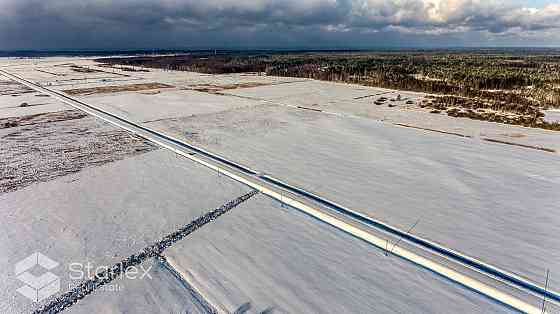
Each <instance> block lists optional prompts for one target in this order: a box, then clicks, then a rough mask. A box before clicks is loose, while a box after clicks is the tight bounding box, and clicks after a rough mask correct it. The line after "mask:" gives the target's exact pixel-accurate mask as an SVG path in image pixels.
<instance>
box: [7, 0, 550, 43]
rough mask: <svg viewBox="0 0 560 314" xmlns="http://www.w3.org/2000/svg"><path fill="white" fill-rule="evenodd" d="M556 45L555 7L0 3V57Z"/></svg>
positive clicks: (246, 0) (539, 1) (399, 0)
mask: <svg viewBox="0 0 560 314" xmlns="http://www.w3.org/2000/svg"><path fill="white" fill-rule="evenodd" d="M440 46H451V47H457V46H556V47H558V46H560V1H558V0H554V1H553V0H534V1H528V0H526V1H524V0H512V1H506V0H161V1H151V0H120V1H118V0H114V1H112V0H0V50H11V49H86V48H88V49H123V48H150V49H151V48H375V47H440Z"/></svg>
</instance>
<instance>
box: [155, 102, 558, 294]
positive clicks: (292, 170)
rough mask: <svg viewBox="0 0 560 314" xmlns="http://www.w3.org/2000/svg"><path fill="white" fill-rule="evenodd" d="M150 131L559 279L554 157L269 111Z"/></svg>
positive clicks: (511, 266) (525, 271)
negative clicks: (201, 147) (163, 134)
mask: <svg viewBox="0 0 560 314" xmlns="http://www.w3.org/2000/svg"><path fill="white" fill-rule="evenodd" d="M240 121H243V123H241V122H240ZM150 125H151V126H152V127H154V128H156V129H160V130H165V131H167V132H169V133H172V134H174V135H176V136H183V137H184V138H185V139H187V140H189V141H192V142H196V143H198V144H200V145H204V146H205V147H208V148H209V149H211V150H212V151H215V152H220V153H222V154H223V155H225V156H228V157H230V158H232V159H233V160H235V161H238V162H240V163H242V164H245V165H248V166H250V167H252V168H253V169H256V170H257V171H262V172H265V173H268V174H271V175H272V176H274V177H277V178H280V179H282V180H284V181H286V182H289V183H291V184H294V185H296V186H299V187H302V188H305V189H308V190H311V191H314V192H316V193H317V194H319V195H322V196H324V197H326V198H329V199H331V200H334V201H336V202H337V203H340V204H342V205H345V206H347V207H349V208H353V209H356V210H359V211H361V212H363V213H366V214H368V215H370V216H372V217H375V218H378V219H381V220H382V221H385V222H388V223H390V224H393V225H396V226H398V227H400V228H401V229H403V230H407V229H408V228H409V227H410V226H411V225H412V224H414V222H415V221H416V220H418V219H421V221H420V223H419V224H418V226H417V227H416V228H415V230H414V233H415V234H419V235H421V236H424V237H426V238H428V239H431V240H433V241H435V242H439V243H441V244H443V245H445V246H448V247H451V248H454V249H456V250H459V251H461V252H463V253H466V254H468V255H471V256H474V257H478V258H480V259H482V260H483V261H487V262H489V263H492V264H495V265H498V266H500V267H503V268H505V269H508V270H511V271H513V272H516V273H519V274H522V275H524V276H526V277H529V278H531V279H532V280H535V281H537V282H540V281H542V280H543V275H544V274H545V273H546V269H547V268H548V269H551V270H552V271H553V272H556V271H559V272H560V252H559V251H558V250H554V249H552V248H555V247H560V240H559V239H558V237H556V236H555V234H558V233H559V232H560V227H559V226H560V224H559V223H560V220H559V218H558V216H557V215H556V209H557V208H558V207H557V206H558V203H559V202H560V194H558V192H557V191H558V190H559V189H560V167H559V166H560V159H559V158H558V157H557V156H555V155H552V154H549V153H543V152H539V151H532V150H524V149H519V148H515V147H510V146H499V145H493V144H490V143H485V142H479V141H476V142H473V140H470V139H463V138H457V137H455V136H450V135H445V134H437V133H426V134H421V132H420V131H418V130H414V129H408V128H401V127H397V126H391V125H386V124H383V123H380V122H372V121H368V120H367V119H347V118H341V117H336V116H328V115H320V114H317V113H314V112H309V111H294V110H291V109H287V108H284V107H276V106H268V107H266V106H261V107H259V108H248V109H245V110H243V111H236V112H227V113H223V114H220V115H208V116H205V117H197V118H184V119H179V120H167V121H159V122H156V123H150ZM190 134H196V135H195V136H186V135H190ZM489 239H491V240H489ZM511 243H516V245H510V244H511ZM552 282H553V283H554V284H553V285H552V286H553V287H558V284H559V283H560V281H558V280H556V279H553V281H552Z"/></svg>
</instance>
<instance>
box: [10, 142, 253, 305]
mask: <svg viewBox="0 0 560 314" xmlns="http://www.w3.org/2000/svg"><path fill="white" fill-rule="evenodd" d="M246 191H247V188H245V187H243V186H241V185H239V184H236V183H233V182H232V181H230V180H228V179H227V178H225V177H218V176H217V174H215V173H212V172H209V171H208V170H207V169H206V168H204V167H202V166H199V165H196V164H194V163H192V162H189V161H185V160H181V159H176V157H175V156H174V155H173V154H171V153H168V152H166V151H163V150H158V151H154V152H150V153H147V154H144V155H141V156H137V157H133V158H128V159H125V160H122V161H117V162H114V163H111V164H107V165H105V166H101V167H95V168H88V169H85V170H82V171H81V172H79V173H76V174H71V175H67V176H64V177H60V178H58V179H55V180H52V181H48V182H44V183H39V184H34V185H31V186H29V187H27V188H24V189H21V190H18V191H16V192H11V193H5V194H0V213H1V215H2V217H4V218H3V219H2V220H0V228H1V230H3V232H2V233H1V234H0V250H1V251H2V252H3V254H2V255H0V266H1V267H2V268H3V269H6V270H12V269H13V265H15V263H16V262H18V261H19V260H22V259H23V258H25V257H26V256H27V255H29V254H31V253H33V252H35V251H40V252H41V253H43V254H45V255H47V256H49V257H51V258H52V259H55V260H56V261H57V262H59V263H60V264H61V266H59V268H57V269H55V270H53V271H54V272H58V274H59V275H60V276H61V285H62V287H66V289H67V288H68V283H69V282H68V277H67V276H66V277H65V274H66V273H67V272H68V265H69V263H71V262H77V263H87V261H89V262H91V264H92V265H96V266H95V267H97V266H100V265H112V264H113V263H115V262H117V261H118V260H120V259H121V258H123V257H126V256H128V255H130V254H132V253H135V252H137V251H138V250H140V249H142V248H143V247H145V246H147V245H149V244H151V243H152V242H155V241H157V240H159V239H160V238H161V237H163V236H164V235H166V234H168V233H170V232H173V231H175V229H177V228H178V227H179V226H181V225H183V224H186V223H188V222H190V221H191V220H193V219H194V218H196V217H198V216H200V215H201V214H203V213H205V212H207V211H209V210H212V209H214V208H216V207H219V206H221V205H222V204H224V203H225V202H227V201H229V200H231V199H233V198H235V197H237V196H239V195H241V194H243V193H245V192H246ZM0 283H1V285H2V287H1V289H0V312H2V313H20V311H21V310H23V309H24V308H25V305H27V306H29V305H30V304H29V301H28V300H26V299H24V298H23V297H21V296H20V295H18V294H17V293H16V289H17V288H19V286H20V285H21V283H20V282H19V281H17V280H15V278H14V274H13V272H12V271H6V272H1V273H0ZM66 289H63V290H66Z"/></svg>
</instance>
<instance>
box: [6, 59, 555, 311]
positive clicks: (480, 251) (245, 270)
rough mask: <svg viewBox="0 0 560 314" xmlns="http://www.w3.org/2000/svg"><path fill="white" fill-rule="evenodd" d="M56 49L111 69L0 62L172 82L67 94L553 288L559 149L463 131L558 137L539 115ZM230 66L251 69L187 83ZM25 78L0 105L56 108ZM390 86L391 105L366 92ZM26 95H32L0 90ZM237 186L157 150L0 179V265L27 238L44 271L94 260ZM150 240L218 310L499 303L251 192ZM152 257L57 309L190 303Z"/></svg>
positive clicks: (88, 79) (462, 307) (66, 79)
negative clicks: (169, 239)
mask: <svg viewBox="0 0 560 314" xmlns="http://www.w3.org/2000/svg"><path fill="white" fill-rule="evenodd" d="M69 63H73V64H76V65H79V66H81V67H82V68H85V69H99V70H103V71H106V72H107V71H108V72H112V70H108V69H107V68H102V67H99V66H98V65H96V64H95V63H94V62H93V61H91V60H88V59H78V58H52V59H42V60H13V59H11V60H7V59H3V60H2V59H0V67H1V68H3V69H6V70H8V71H11V72H13V73H15V74H19V75H21V76H23V77H25V78H28V79H30V80H33V81H36V82H38V83H40V84H42V85H44V86H48V87H50V88H55V89H57V90H66V89H69V88H90V87H100V86H110V85H127V84H136V83H164V84H169V85H172V86H174V88H163V89H158V90H153V91H146V90H143V91H126V92H118V93H105V94H100V93H97V94H91V95H85V96H78V98H79V99H82V100H83V101H86V102H88V103H90V104H93V105H97V106H99V107H100V108H102V109H104V110H107V111H110V112H112V113H114V114H116V115H119V116H122V117H124V118H127V119H131V120H133V121H136V122H141V123H144V125H146V126H148V127H151V128H154V129H157V130H161V131H163V132H165V133H168V134H171V135H174V136H177V137H179V138H183V139H186V140H187V141H189V142H192V143H194V144H196V145H200V146H202V147H204V148H207V149H209V150H211V151H212V152H215V153H218V154H220V155H222V156H225V157H227V158H230V159H232V160H234V161H237V162H240V163H242V164H245V165H247V166H249V167H251V168H253V169H256V170H257V171H262V172H264V173H268V174H270V175H272V176H274V177H277V178H279V179H282V180H284V181H286V182H288V183H291V184H293V185H296V186H298V187H301V188H304V189H306V190H309V191H312V192H315V193H317V194H319V195H321V196H323V197H325V198H327V199H330V200H333V201H335V202H337V203H340V204H342V205H344V206H347V207H349V208H352V209H354V210H358V211H360V212H362V213H365V214H367V215H370V216H372V217H374V218H377V219H380V220H382V221H385V222H387V223H390V224H393V225H395V226H397V227H399V228H401V229H404V230H407V229H408V228H409V227H410V226H412V225H413V224H414V223H415V222H416V221H419V223H418V225H417V226H416V227H415V228H414V230H413V231H412V232H413V233H414V234H417V235H419V236H422V237H425V238H427V239H430V240H432V241H434V242H437V243H440V244H442V245H445V246H447V247H450V248H452V249H455V250H458V251H461V252H463V253H465V254H468V255H471V256H473V257H475V258H479V259H481V260H483V261H485V262H488V263H491V264H493V265H496V266H499V267H502V268H504V269H506V270H509V271H512V272H515V273H518V274H520V275H521V276H524V277H527V278H529V279H531V280H533V281H536V282H538V283H541V284H543V285H544V276H545V273H546V269H550V271H551V274H552V276H551V278H550V282H549V287H550V288H552V289H555V290H560V279H558V277H557V276H555V275H554V274H555V273H560V251H559V250H558V249H557V248H560V240H558V237H557V236H556V235H557V234H559V233H560V218H558V215H557V210H558V204H560V193H558V191H559V190H560V156H559V155H558V153H550V152H544V151H538V150H533V149H529V148H524V147H518V146H510V145H503V144H497V143H489V142H486V141H483V140H481V138H486V137H487V138H492V139H498V140H504V141H508V142H513V143H518V144H524V145H532V146H539V147H547V148H551V149H560V137H559V135H558V134H556V133H554V132H548V131H542V130H535V129H528V128H522V127H514V126H506V125H500V124H495V123H486V122H479V121H472V120H466V119H455V118H450V117H447V116H443V115H434V114H429V113H425V112H423V111H421V110H417V109H415V108H414V106H413V105H410V104H406V101H409V100H410V101H412V102H416V101H418V100H420V99H421V98H422V97H423V95H422V94H418V93H407V92H398V91H391V90H385V89H378V88H371V87H363V86H355V85H349V84H335V83H327V82H317V81H312V80H301V79H291V78H277V77H266V76H259V75H254V74H250V75H244V74H235V75H207V74H198V73H190V72H169V71H160V70H150V72H122V71H117V72H116V73H106V72H92V73H84V72H79V71H75V70H72V67H71V65H69ZM38 70H41V71H38ZM80 71H82V70H80ZM125 75H126V76H125ZM240 83H246V84H253V83H255V84H256V83H258V84H260V85H262V86H258V87H249V88H232V89H224V90H223V91H220V92H219V94H216V93H207V92H200V91H193V90H191V89H192V88H193V87H196V86H198V85H201V84H209V85H213V86H227V85H232V84H240ZM31 95H33V94H23V95H22V96H18V97H13V96H7V95H3V96H0V118H1V117H11V116H26V115H29V114H31V113H33V112H34V111H31V108H37V109H33V110H38V111H37V112H38V113H41V112H50V110H55V109H59V108H64V109H68V106H66V105H62V104H61V103H59V102H56V101H53V100H52V99H51V98H48V97H38V96H31ZM398 95H400V96H401V97H400V98H399V99H400V100H398V101H394V102H393V103H394V104H396V107H395V108H388V107H387V106H386V105H383V106H377V105H374V104H373V102H374V100H375V99H377V97H381V96H383V97H387V98H390V99H391V98H392V99H396V98H397V97H398ZM33 97H35V98H39V99H40V100H41V101H43V100H44V101H45V102H48V105H47V104H45V105H38V106H34V107H17V106H18V105H19V104H20V103H21V102H23V101H27V102H29V101H33V99H34V98H33ZM16 98H17V99H18V100H13V99H16ZM3 100H6V101H5V102H3ZM8 100H9V103H8ZM14 106H16V107H15V109H14V108H13V107H14ZM49 106H51V107H52V108H51V107H49ZM297 106H302V107H306V108H311V109H315V110H324V111H326V112H317V111H312V110H308V109H298V108H297ZM38 108H44V109H38ZM9 110H16V111H13V112H12V111H9ZM55 111H58V110H55ZM69 122H71V121H66V122H65V123H66V124H68V123H69ZM396 123H401V124H410V125H413V126H416V127H424V128H430V129H435V130H441V131H447V132H454V133H460V134H464V135H468V136H472V138H463V137H458V136H454V135H449V134H441V133H436V132H432V131H428V130H419V129H413V128H405V127H401V126H396V125H395V124H396ZM76 125H78V126H79V125H80V121H76ZM49 130H50V129H49ZM49 132H51V133H52V132H54V133H56V128H53V129H52V130H50V131H49ZM2 140H3V139H1V138H0V143H1V141H2ZM30 167H34V166H33V163H32V164H30ZM247 191H248V188H247V187H245V186H242V185H240V184H238V183H235V182H233V181H231V180H229V179H227V178H226V177H224V176H220V175H219V174H217V173H214V172H212V171H210V170H208V169H207V168H203V167H202V166H200V165H197V164H195V163H193V162H190V161H187V160H183V159H180V158H177V157H176V156H174V155H173V154H171V153H169V152H167V151H164V150H158V151H153V152H149V153H145V154H143V155H139V156H135V157H130V158H127V159H124V160H120V161H115V162H112V163H109V164H105V165H103V166H97V167H85V168H83V170H81V171H80V172H77V173H75V174H71V175H66V176H63V177H59V178H57V179H54V180H50V181H48V182H43V183H36V184H33V185H31V186H28V187H26V188H23V189H20V190H18V191H15V192H10V193H5V194H0V214H1V215H2V216H3V217H5V219H2V220H0V226H1V227H2V230H8V231H7V232H4V233H0V250H1V251H2V252H7V254H2V255H0V266H2V268H3V269H11V267H13V264H14V263H15V262H17V261H18V260H20V259H22V258H24V257H26V256H27V255H29V254H31V253H33V252H34V251H41V252H42V253H44V254H46V255H48V256H49V257H51V258H53V259H56V260H57V261H58V262H60V263H61V264H62V268H61V269H59V271H61V274H60V275H63V273H64V267H67V265H68V264H69V263H70V262H75V261H78V262H83V261H88V260H89V261H91V262H92V263H94V264H96V265H110V264H112V263H114V262H116V261H118V260H120V259H121V258H123V257H125V256H128V255H129V254H132V253H134V252H137V251H138V250H139V249H141V248H143V247H144V246H146V245H148V244H150V243H152V242H154V241H156V240H159V239H160V238H161V237H162V236H163V235H165V234H167V233H169V232H172V231H174V230H175V229H176V228H177V227H179V226H181V225H183V224H185V223H188V222H190V221H191V220H192V219H193V218H195V217H197V216H199V215H201V214H202V213H204V212H206V211H209V210H211V209H213V208H215V207H218V206H220V205H222V204H223V203H225V202H227V201H228V200H231V199H233V198H235V197H237V196H239V195H241V194H243V193H246V192H247ZM166 255H167V256H168V257H169V258H170V260H172V261H173V262H174V263H175V264H176V265H178V266H177V267H178V268H179V269H178V270H179V271H181V272H182V273H183V274H185V275H186V276H187V279H188V280H189V281H190V283H191V284H193V286H195V287H197V288H198V289H200V290H201V292H203V294H204V296H205V297H207V299H208V301H209V302H211V303H212V304H213V305H215V306H216V307H218V308H222V309H225V310H226V311H229V312H233V311H235V310H236V309H240V308H243V307H247V306H249V305H250V308H251V309H250V312H260V311H266V310H271V311H273V312H274V313H276V312H278V313H284V312H290V313H293V312H306V313H308V312H314V313H324V312H337V313H338V312H353V313H364V312H372V311H373V312H382V313H389V312H403V313H405V312H406V313H413V312H414V313H416V312H422V313H424V312H429V313H456V312H469V313H495V312H504V311H508V309H507V308H505V307H503V306H502V305H498V304H496V303H494V302H492V301H490V300H488V299H486V298H483V297H482V296H480V295H477V294H476V293H474V292H472V291H469V290H465V289H464V288H462V287H460V286H458V285H456V284H452V283H450V282H448V281H446V280H444V279H442V278H440V277H437V276H436V275H434V274H433V273H430V272H428V271H426V270H423V269H421V268H418V267H417V266H415V265H412V264H410V263H408V262H405V261H403V260H400V259H398V258H396V257H386V256H385V255H383V254H382V253H381V252H380V251H378V250H377V249H375V248H373V247H371V246H368V245H367V244H365V243H363V242H361V241H359V240H356V239H354V238H352V237H351V236H350V235H347V234H345V233H343V232H341V231H339V230H336V229H333V228H331V227H329V226H326V225H324V224H322V223H321V222H319V221H316V220H313V219H311V218H309V217H307V216H305V215H303V214H301V213H300V212H297V211H296V210H295V209H291V208H283V207H281V206H280V205H279V204H277V203H275V202H274V201H272V200H271V199H269V198H267V197H265V196H258V197H257V198H255V199H251V200H249V201H248V202H247V203H245V204H242V205H241V206H240V207H239V208H236V209H234V210H233V211H232V212H231V213H228V214H227V215H226V216H224V217H222V218H220V219H218V220H217V221H216V222H214V223H212V224H210V225H208V226H207V227H205V228H203V229H202V230H200V231H198V232H197V233H195V234H194V235H193V236H191V237H189V238H188V239H185V240H183V241H181V242H179V243H177V244H176V245H175V246H174V247H172V248H171V249H170V250H168V251H166ZM156 266H157V267H156V268H155V272H156V274H155V276H154V277H155V279H154V281H151V282H130V281H122V282H121V284H122V286H123V287H124V288H125V289H123V290H122V291H119V292H117V293H114V292H111V293H112V294H111V295H107V293H109V292H103V293H101V292H96V293H94V294H93V295H92V296H90V297H88V298H86V299H84V300H83V301H82V302H80V303H79V305H76V306H74V307H72V308H71V311H74V312H83V313H86V312H94V311H106V312H110V313H124V312H130V311H136V310H138V311H140V310H141V309H143V308H144V306H145V307H146V311H147V312H154V311H156V312H157V311H158V310H159V311H160V312H169V311H171V312H174V311H176V310H177V309H180V308H183V309H189V311H197V307H196V304H194V303H196V302H194V301H193V299H192V297H189V296H187V297H186V298H181V297H180V294H181V293H186V292H185V291H184V290H183V288H184V287H183V288H181V287H179V286H178V283H177V282H176V281H177V278H175V277H173V276H170V275H169V274H168V273H167V272H166V270H164V269H161V268H158V267H159V266H158V265H156ZM59 267H60V266H59ZM0 282H1V283H0V288H1V289H0V312H19V311H22V310H26V309H29V308H30V306H31V305H30V304H29V302H28V301H27V300H26V299H23V298H22V297H21V296H19V295H18V294H17V293H16V292H15V290H16V289H17V288H18V287H19V285H20V283H19V282H18V281H17V280H15V278H14V274H13V273H12V272H1V273H0ZM65 284H66V287H67V285H68V283H67V282H64V278H63V287H64V285H65ZM63 290H65V289H63ZM193 302H194V303H193Z"/></svg>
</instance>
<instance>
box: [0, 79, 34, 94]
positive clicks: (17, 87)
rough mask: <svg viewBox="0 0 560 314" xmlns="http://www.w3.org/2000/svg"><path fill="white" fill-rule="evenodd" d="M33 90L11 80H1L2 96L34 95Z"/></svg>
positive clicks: (0, 92) (0, 89) (0, 90)
mask: <svg viewBox="0 0 560 314" xmlns="http://www.w3.org/2000/svg"><path fill="white" fill-rule="evenodd" d="M34 92H35V91H34V90H32V89H31V88H29V87H27V86H25V85H22V84H19V83H17V82H14V81H10V80H2V79H0V96H2V95H12V96H19V95H22V94H28V93H34Z"/></svg>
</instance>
